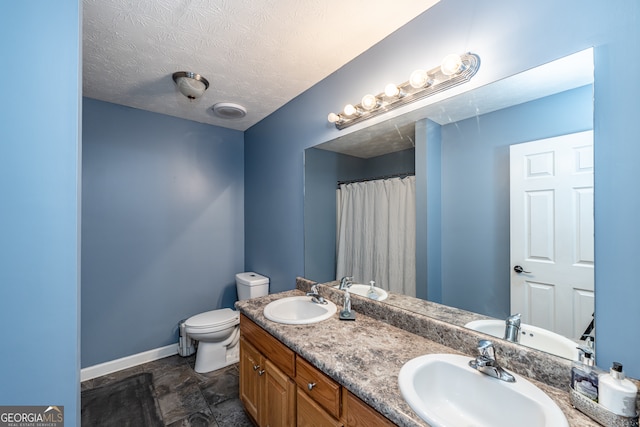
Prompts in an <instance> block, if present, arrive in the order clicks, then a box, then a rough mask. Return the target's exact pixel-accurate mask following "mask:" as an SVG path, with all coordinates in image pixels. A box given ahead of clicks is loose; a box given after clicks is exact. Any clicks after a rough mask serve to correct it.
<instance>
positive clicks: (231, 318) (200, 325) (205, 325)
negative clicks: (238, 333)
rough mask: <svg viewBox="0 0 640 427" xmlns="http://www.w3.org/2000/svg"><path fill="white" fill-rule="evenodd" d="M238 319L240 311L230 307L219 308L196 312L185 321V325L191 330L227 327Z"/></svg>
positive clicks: (236, 322)
mask: <svg viewBox="0 0 640 427" xmlns="http://www.w3.org/2000/svg"><path fill="white" fill-rule="evenodd" d="M239 321H240V313H238V312H237V311H235V310H231V309H230V308H221V309H219V310H211V311H206V312H204V313H200V314H196V315H195V316H192V317H190V318H188V319H187V320H186V321H185V326H186V327H187V328H189V329H192V330H201V329H211V328H214V327H215V328H228V327H230V326H234V325H237V324H238V322H239Z"/></svg>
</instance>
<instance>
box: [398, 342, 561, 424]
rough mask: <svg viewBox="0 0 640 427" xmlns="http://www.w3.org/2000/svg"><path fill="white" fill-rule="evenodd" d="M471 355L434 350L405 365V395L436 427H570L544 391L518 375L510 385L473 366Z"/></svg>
mask: <svg viewBox="0 0 640 427" xmlns="http://www.w3.org/2000/svg"><path fill="white" fill-rule="evenodd" d="M471 359H472V358H471V357H469V356H460V355H456V354H429V355H425V356H420V357H416V358H415V359H412V360H410V361H408V362H407V363H405V364H404V366H403V367H402V369H400V374H399V376H398V382H399V385H400V392H401V393H402V397H403V398H404V399H405V400H406V401H407V403H408V404H409V406H410V407H411V409H413V410H414V411H415V413H416V414H418V416H420V418H422V419H423V420H425V421H426V422H427V423H429V424H430V425H431V426H433V427H450V426H464V427H467V426H469V427H513V426H518V427H568V426H569V424H568V422H567V419H566V418H565V416H564V413H563V412H562V410H560V408H559V407H558V405H556V403H555V402H554V401H553V400H551V398H550V397H549V396H547V395H546V394H545V393H544V392H543V391H542V390H540V389H539V388H538V387H536V386H535V385H533V384H532V383H530V382H529V381H528V380H526V379H525V378H523V377H521V376H519V375H516V374H513V373H512V372H511V373H512V374H513V375H514V377H515V378H516V382H514V383H508V382H506V381H502V380H499V379H496V378H492V377H489V376H488V375H485V374H483V373H480V372H478V371H477V370H475V369H473V368H471V367H470V366H469V364H468V363H469V360H471Z"/></svg>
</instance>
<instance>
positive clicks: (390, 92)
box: [384, 83, 400, 98]
mask: <svg viewBox="0 0 640 427" xmlns="http://www.w3.org/2000/svg"><path fill="white" fill-rule="evenodd" d="M384 94H385V95H386V96H388V97H389V98H393V97H394V96H400V88H399V87H398V86H396V85H395V84H393V83H389V84H388V85H386V86H385V87H384Z"/></svg>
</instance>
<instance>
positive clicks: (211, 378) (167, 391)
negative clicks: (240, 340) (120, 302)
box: [81, 355, 253, 427]
mask: <svg viewBox="0 0 640 427" xmlns="http://www.w3.org/2000/svg"><path fill="white" fill-rule="evenodd" d="M194 364H195V356H191V357H186V358H183V357H180V356H178V355H175V356H170V357H166V358H164V359H160V360H156V361H153V362H149V363H145V364H144V365H139V366H134V367H133V368H129V369H124V370H122V371H118V372H114V373H112V374H108V375H105V376H102V377H98V378H94V379H91V380H87V381H84V382H83V383H82V387H81V388H82V390H85V389H89V388H94V387H99V386H101V385H105V384H107V383H109V382H113V381H118V380H120V379H123V378H126V377H128V376H131V375H135V374H138V373H142V372H150V373H152V374H153V385H154V387H155V392H156V398H157V399H158V404H159V406H160V411H161V413H162V419H163V421H164V424H165V426H168V427H242V426H247V427H249V426H253V424H252V423H251V422H250V421H249V419H248V417H247V415H246V414H245V412H244V409H243V407H242V404H241V403H240V399H239V395H238V384H239V380H238V377H239V372H238V365H237V364H236V365H231V366H228V367H226V368H223V369H220V370H217V371H214V372H210V373H207V374H198V373H196V372H195V371H194V370H193V366H194Z"/></svg>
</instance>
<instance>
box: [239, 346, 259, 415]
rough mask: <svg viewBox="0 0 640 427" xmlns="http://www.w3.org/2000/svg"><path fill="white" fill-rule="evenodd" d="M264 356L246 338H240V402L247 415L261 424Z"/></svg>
mask: <svg viewBox="0 0 640 427" xmlns="http://www.w3.org/2000/svg"><path fill="white" fill-rule="evenodd" d="M262 363H263V361H262V355H261V354H260V353H259V352H258V350H256V348H255V347H254V346H252V345H251V344H249V342H248V341H246V340H245V339H244V338H240V401H241V402H242V403H243V404H244V407H245V409H246V411H247V413H248V414H249V415H250V416H251V417H252V418H253V419H254V421H256V422H258V423H260V418H259V415H260V413H259V408H260V406H261V402H260V399H261V396H262V382H263V378H264V375H261V372H262V373H264V369H265V368H264V367H263V366H262Z"/></svg>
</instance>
